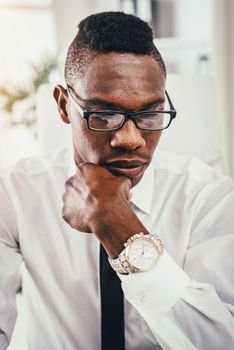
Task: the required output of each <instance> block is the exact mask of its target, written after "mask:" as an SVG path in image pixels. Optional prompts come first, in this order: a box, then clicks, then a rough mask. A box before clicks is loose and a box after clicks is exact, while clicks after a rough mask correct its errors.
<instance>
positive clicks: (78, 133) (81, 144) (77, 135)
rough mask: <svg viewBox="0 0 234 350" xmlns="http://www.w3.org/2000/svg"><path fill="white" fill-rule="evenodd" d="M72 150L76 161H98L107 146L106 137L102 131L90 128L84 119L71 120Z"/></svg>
mask: <svg viewBox="0 0 234 350" xmlns="http://www.w3.org/2000/svg"><path fill="white" fill-rule="evenodd" d="M71 126H72V136H73V145H74V152H75V157H76V161H77V163H80V162H92V163H98V161H99V160H100V158H101V157H102V155H103V154H104V153H105V150H106V149H107V148H108V145H109V143H108V139H107V137H106V136H105V135H104V133H101V134H100V133H98V132H95V131H92V130H90V129H89V128H88V127H87V123H86V121H85V120H84V119H82V120H79V121H77V120H76V121H74V122H71Z"/></svg>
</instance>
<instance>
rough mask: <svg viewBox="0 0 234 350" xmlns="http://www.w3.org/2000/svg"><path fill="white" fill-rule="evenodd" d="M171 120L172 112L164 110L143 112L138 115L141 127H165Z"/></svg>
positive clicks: (138, 122)
mask: <svg viewBox="0 0 234 350" xmlns="http://www.w3.org/2000/svg"><path fill="white" fill-rule="evenodd" d="M169 122H170V114H168V113H163V112H162V111H158V112H157V111H155V112H150V113H142V114H140V115H138V117H137V124H138V126H139V127H140V128H146V129H156V130H157V129H164V128H166V127H167V126H168V124H169Z"/></svg>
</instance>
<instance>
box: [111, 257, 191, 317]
mask: <svg viewBox="0 0 234 350" xmlns="http://www.w3.org/2000/svg"><path fill="white" fill-rule="evenodd" d="M118 276H119V278H120V279H121V281H122V289H123V292H124V295H125V297H126V298H127V300H128V301H129V302H130V303H131V304H132V305H133V306H135V308H136V309H137V310H138V311H139V312H140V313H141V314H142V316H143V314H145V316H146V317H147V315H148V316H149V315H152V314H153V315H154V319H155V321H159V320H160V319H161V318H162V317H163V316H164V315H165V314H167V312H169V310H170V309H171V308H172V307H173V305H174V304H175V303H176V302H177V301H178V299H179V298H181V296H182V295H183V293H184V291H185V290H186V288H187V286H188V285H189V284H190V283H191V280H190V278H189V277H188V275H187V274H186V273H185V272H184V271H183V270H182V268H181V267H180V266H179V265H178V264H177V263H176V262H175V261H174V260H173V259H172V258H171V257H170V255H169V254H168V253H167V252H166V251H165V250H164V251H163V253H162V255H161V256H160V257H159V260H158V262H157V264H156V265H155V266H154V267H153V268H152V269H150V270H148V271H145V272H137V273H132V274H129V275H121V274H118Z"/></svg>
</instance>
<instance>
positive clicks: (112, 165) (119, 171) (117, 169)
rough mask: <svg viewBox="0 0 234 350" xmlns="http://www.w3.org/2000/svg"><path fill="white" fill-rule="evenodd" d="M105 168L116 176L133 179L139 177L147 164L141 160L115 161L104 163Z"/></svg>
mask: <svg viewBox="0 0 234 350" xmlns="http://www.w3.org/2000/svg"><path fill="white" fill-rule="evenodd" d="M103 166H104V167H105V168H107V169H108V170H109V171H110V172H111V173H113V174H114V175H121V176H126V177H129V178H133V177H136V176H139V175H140V174H141V173H142V172H143V170H144V167H145V162H142V161H140V160H122V159H121V160H113V161H110V162H107V163H104V164H103Z"/></svg>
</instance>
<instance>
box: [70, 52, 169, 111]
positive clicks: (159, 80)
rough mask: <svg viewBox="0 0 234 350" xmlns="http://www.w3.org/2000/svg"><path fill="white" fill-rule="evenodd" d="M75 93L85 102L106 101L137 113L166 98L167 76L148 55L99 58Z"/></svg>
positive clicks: (76, 85)
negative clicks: (134, 110)
mask: <svg viewBox="0 0 234 350" xmlns="http://www.w3.org/2000/svg"><path fill="white" fill-rule="evenodd" d="M74 89H75V91H76V93H77V95H78V96H79V97H80V98H81V99H82V100H84V101H89V100H95V99H96V100H103V101H106V102H110V103H113V104H116V105H119V106H120V107H123V108H126V109H128V108H129V109H133V108H136V109H137V108H141V106H142V105H145V104H147V103H150V102H151V101H155V100H157V99H158V100H160V99H162V98H163V97H164V92H165V76H164V73H163V72H162V69H161V67H160V66H159V64H158V62H156V61H155V59H154V58H153V57H152V56H149V55H134V54H128V53H123V54H122V53H107V54H98V55H97V56H96V57H95V58H94V59H93V60H92V61H91V63H90V64H89V66H88V68H87V70H86V73H85V75H84V76H83V77H82V78H81V79H79V80H78V81H77V82H76V83H75V84H74Z"/></svg>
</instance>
